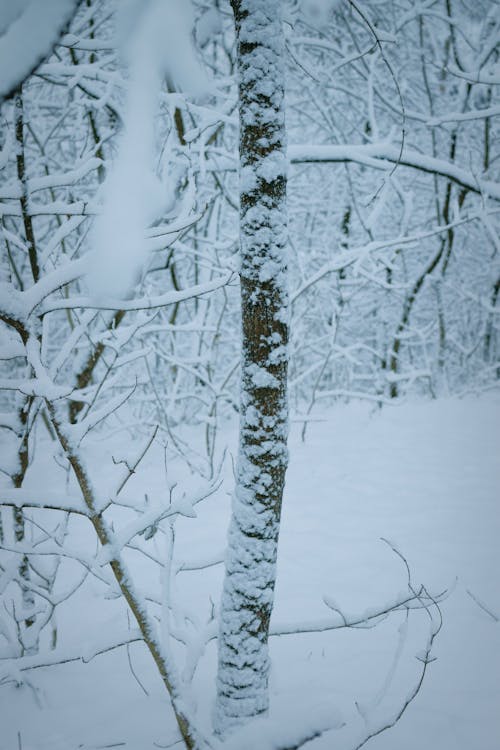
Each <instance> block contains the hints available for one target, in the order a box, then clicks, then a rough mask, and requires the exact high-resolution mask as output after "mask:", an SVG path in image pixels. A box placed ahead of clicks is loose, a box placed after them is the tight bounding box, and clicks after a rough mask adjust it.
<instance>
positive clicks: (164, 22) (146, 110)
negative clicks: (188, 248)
mask: <svg viewBox="0 0 500 750" xmlns="http://www.w3.org/2000/svg"><path fill="white" fill-rule="evenodd" d="M121 14H122V16H121V27H122V33H121V38H122V47H123V54H124V57H125V59H126V60H127V62H128V66H129V72H130V79H129V82H128V87H127V103H126V108H125V114H124V121H125V125H124V132H123V134H122V138H121V141H120V145H119V150H118V155H117V157H116V160H115V163H114V165H113V167H112V169H111V173H110V175H109V176H108V177H107V179H106V181H105V184H104V186H103V191H102V193H103V211H102V214H101V215H100V216H99V217H98V218H97V220H96V222H95V227H94V238H93V254H92V265H91V268H90V271H89V274H88V276H87V284H88V287H89V290H90V292H91V293H92V294H93V295H94V296H96V298H97V299H100V300H103V299H104V298H105V297H106V296H109V295H111V296H113V297H127V296H130V294H131V291H132V289H133V288H134V286H136V285H137V283H138V282H139V281H140V279H141V276H142V271H143V268H144V266H145V264H146V261H147V258H148V253H147V247H146V241H145V236H144V235H145V231H146V229H147V227H148V226H150V225H151V224H152V223H153V222H154V221H156V220H158V219H159V218H160V217H161V215H162V214H163V213H164V212H165V211H166V210H167V209H169V208H171V205H170V204H171V196H170V195H169V190H168V189H167V187H166V186H165V185H163V184H162V183H161V181H160V180H159V178H158V177H157V175H156V173H155V168H154V158H153V157H154V147H155V126H154V124H155V118H156V115H157V109H158V100H159V94H160V90H161V84H162V78H163V76H165V75H169V76H171V77H172V78H173V79H174V80H175V81H176V82H178V83H179V85H180V86H182V87H183V88H184V90H186V89H188V90H190V91H191V92H193V93H200V91H201V90H202V88H203V85H204V84H205V87H206V78H205V76H204V74H203V71H202V69H201V67H200V65H199V63H198V61H197V58H196V56H195V53H194V49H193V45H192V41H191V37H190V33H191V29H192V17H191V13H190V4H189V3H188V2H185V0H182V1H181V0H172V1H171V2H168V3H165V2H163V0H151V1H150V2H149V3H147V4H144V3H137V0H133V1H129V2H127V3H125V4H124V7H123V8H122V11H121ZM132 31H133V33H132Z"/></svg>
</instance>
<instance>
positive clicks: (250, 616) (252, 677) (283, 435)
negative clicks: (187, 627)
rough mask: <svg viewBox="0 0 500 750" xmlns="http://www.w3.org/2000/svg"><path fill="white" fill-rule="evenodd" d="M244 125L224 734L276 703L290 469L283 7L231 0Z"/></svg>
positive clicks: (222, 680)
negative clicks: (272, 670)
mask: <svg viewBox="0 0 500 750" xmlns="http://www.w3.org/2000/svg"><path fill="white" fill-rule="evenodd" d="M232 6H233V10H234V16H235V22H236V36H237V62H238V72H239V118H240V140H239V150H240V253H241V270H240V282H241V314H242V360H241V395H240V438H239V452H238V462H237V477H236V487H235V491H234V494H233V503H232V516H231V521H230V527H229V540H228V551H227V557H226V570H225V580H224V587H223V595H222V605H221V622H220V637H219V664H218V675H217V700H216V713H215V723H216V731H217V732H218V733H219V734H220V735H222V736H224V735H226V734H227V733H228V732H229V731H230V730H231V728H232V727H234V726H236V725H238V724H241V723H243V722H244V721H245V720H247V719H249V718H251V717H254V716H257V715H259V714H261V713H264V712H265V711H266V710H267V708H268V703H269V698H268V675H269V654H268V634H269V621H270V618H271V611H272V606H273V598H274V585H275V577H276V556H277V546H278V534H279V524H280V515H281V502H282V496H283V487H284V481H285V471H286V467H287V460H288V454H287V436H288V402H287V370H288V290H287V268H286V241H287V236H286V227H287V221H286V206H285V198H286V154H285V119H284V40H283V34H282V28H281V21H280V2H279V0H232Z"/></svg>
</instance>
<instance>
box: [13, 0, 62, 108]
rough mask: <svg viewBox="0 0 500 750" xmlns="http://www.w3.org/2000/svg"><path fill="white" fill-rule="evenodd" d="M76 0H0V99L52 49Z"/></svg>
mask: <svg viewBox="0 0 500 750" xmlns="http://www.w3.org/2000/svg"><path fill="white" fill-rule="evenodd" d="M76 6H77V0H43V2H40V0H31V2H29V1H28V0H15V1H14V2H13V0H1V2H0V101H1V100H2V99H3V98H4V97H5V96H7V95H10V94H11V93H12V92H13V91H14V90H15V89H16V88H17V87H18V86H19V85H20V84H21V83H22V82H23V81H24V79H25V78H26V77H27V76H28V75H29V74H30V73H31V72H32V71H33V70H34V68H36V67H37V65H39V63H41V62H42V60H43V59H44V58H45V57H47V56H48V55H49V54H50V52H51V51H52V48H53V46H54V45H55V44H56V42H57V41H58V39H59V35H60V33H61V31H62V29H63V28H64V26H65V25H66V24H67V23H68V21H69V20H70V18H71V16H72V15H73V13H74V11H75V9H76Z"/></svg>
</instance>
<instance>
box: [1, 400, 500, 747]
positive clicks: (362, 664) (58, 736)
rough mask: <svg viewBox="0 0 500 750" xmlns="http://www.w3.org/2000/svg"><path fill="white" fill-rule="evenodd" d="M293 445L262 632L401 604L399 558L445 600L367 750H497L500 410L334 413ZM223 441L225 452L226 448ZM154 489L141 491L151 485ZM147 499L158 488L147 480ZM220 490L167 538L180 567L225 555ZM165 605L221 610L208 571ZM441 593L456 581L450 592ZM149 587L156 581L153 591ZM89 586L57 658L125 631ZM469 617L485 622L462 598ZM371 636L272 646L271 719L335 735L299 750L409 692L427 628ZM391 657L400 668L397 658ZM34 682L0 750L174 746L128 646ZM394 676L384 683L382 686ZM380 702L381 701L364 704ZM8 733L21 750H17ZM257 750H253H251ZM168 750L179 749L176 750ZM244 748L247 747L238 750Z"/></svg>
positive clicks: (492, 404)
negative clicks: (275, 572) (172, 540)
mask: <svg viewBox="0 0 500 750" xmlns="http://www.w3.org/2000/svg"><path fill="white" fill-rule="evenodd" d="M300 427H301V426H300V425H297V424H295V425H294V426H293V430H292V437H291V463H290V469H289V473H288V478H287V491H286V502H285V507H284V514H283V526H282V533H281V542H280V545H281V546H280V562H279V577H278V585H277V591H276V609H275V613H274V623H275V624H276V623H282V622H286V621H289V620H294V621H295V620H299V621H312V620H314V619H317V618H322V617H324V616H325V615H328V609H327V608H326V606H325V604H324V603H323V601H322V598H323V596H325V595H326V596H327V597H331V598H332V599H334V600H335V601H336V602H337V603H338V604H339V605H341V606H342V608H343V609H344V610H345V611H346V612H347V613H356V612H363V610H365V609H366V608H367V607H372V606H375V605H377V604H379V603H380V604H383V603H385V602H388V601H390V600H391V599H392V598H394V597H395V596H397V594H398V592H400V591H404V589H405V585H406V577H405V570H404V567H403V565H402V563H401V561H400V560H399V559H398V558H397V556H396V555H395V554H394V553H393V552H392V551H391V550H390V549H389V547H388V546H387V545H386V544H384V543H383V542H382V541H380V537H385V538H387V539H389V540H391V542H393V543H394V544H396V545H397V547H398V548H399V549H400V550H401V552H402V553H404V555H405V556H406V558H407V560H408V563H409V565H410V567H411V570H412V574H413V578H414V581H415V583H424V584H425V585H426V586H427V587H428V588H429V590H430V591H432V592H439V591H441V590H443V589H445V588H447V587H450V586H451V587H453V586H454V589H453V591H452V593H451V594H450V596H449V597H448V598H447V600H446V601H445V602H443V604H442V612H443V618H444V625H443V629H442V631H441V633H440V635H439V636H438V639H437V641H436V644H435V649H434V656H435V657H437V660H436V661H434V662H433V663H432V664H430V665H429V668H428V674H427V677H426V679H425V682H424V685H423V687H422V690H421V691H420V693H419V694H418V696H417V698H416V699H415V701H414V702H413V703H412V705H411V706H410V707H409V709H408V711H407V712H406V713H405V714H404V716H403V717H402V718H401V720H400V721H399V723H398V724H397V726H396V727H395V728H393V729H391V730H389V731H388V732H385V733H383V734H381V735H380V736H379V737H376V738H374V739H373V740H371V741H370V743H369V744H368V745H367V746H366V747H369V748H371V750H422V748H429V750H471V748H474V749H475V750H498V748H499V747H500V712H499V710H498V709H499V706H500V681H499V679H498V675H499V674H500V545H499V543H498V540H499V538H500V508H499V502H500V498H499V497H498V494H499V493H498V489H499V487H500V481H499V480H500V461H499V460H498V456H499V447H500V440H499V438H500V397H499V396H498V395H491V394H490V395H487V396H483V397H481V398H478V399H476V398H472V397H469V398H467V399H464V400H442V401H440V402H423V403H418V404H405V405H401V406H399V407H396V408H384V409H383V410H382V411H378V410H373V409H372V408H371V407H367V406H365V405H359V404H352V405H350V406H344V407H339V408H336V409H334V410H331V411H330V412H329V413H328V414H327V415H326V416H325V419H324V421H320V422H314V423H311V424H310V425H309V428H308V435H307V440H306V443H305V444H303V443H302V442H301V440H300ZM228 438H230V439H231V440H232V441H233V445H234V435H233V434H232V433H231V434H229V435H228ZM149 478H150V480H151V474H150V475H149ZM157 481H158V485H159V486H160V484H161V481H162V479H161V478H160V477H158V480H157ZM230 484H231V477H230V471H229V469H228V475H227V481H226V484H225V485H224V487H222V488H221V490H220V491H219V493H218V495H217V496H216V497H214V498H212V499H210V500H209V501H207V502H206V504H205V507H203V508H202V509H201V510H200V513H199V515H198V519H196V520H189V521H187V520H186V521H184V520H182V523H181V524H179V529H178V538H179V544H180V545H181V546H182V544H184V545H185V546H186V547H187V551H188V553H191V556H193V555H194V554H196V555H209V554H211V553H212V552H213V551H215V552H217V551H218V550H220V549H222V546H223V542H224V534H225V527H226V524H227V509H228V497H227V493H228V491H229V490H230ZM180 578H181V580H180V581H179V584H180V585H179V597H180V598H181V599H182V598H183V599H184V600H185V601H186V603H187V604H189V605H190V606H192V607H194V609H195V610H197V611H198V613H199V616H200V617H201V618H202V619H204V618H206V617H207V615H208V613H209V610H210V596H212V598H214V599H215V600H216V601H217V598H218V590H219V587H220V582H221V570H220V566H217V567H214V568H210V569H209V570H207V571H204V572H202V573H196V574H194V573H183V574H181V576H180ZM455 579H457V581H456V584H455ZM155 583H156V582H155ZM94 590H95V585H92V584H89V586H88V587H87V588H86V589H85V590H84V591H83V592H82V593H81V594H79V595H78V598H76V599H75V600H73V602H72V604H71V606H69V605H68V606H67V607H66V608H65V609H64V608H61V611H60V613H59V625H60V631H61V633H62V635H61V638H62V639H63V643H62V646H61V647H71V648H73V649H75V648H76V649H78V644H79V643H81V644H82V649H84V647H85V643H86V642H87V641H88V640H89V639H90V640H91V639H92V638H95V637H97V636H98V635H99V634H100V633H104V632H109V631H110V630H111V629H112V628H113V627H114V626H115V624H116V623H119V624H123V622H124V621H125V623H126V619H124V618H125V614H124V611H123V608H122V606H121V604H120V602H117V601H114V602H109V601H107V602H104V603H101V602H100V600H99V599H97V598H96V597H95V595H94V596H93V595H92V592H93V591H94ZM468 591H469V592H471V593H472V594H473V596H475V597H476V599H477V600H478V601H480V602H482V603H483V604H484V605H485V606H486V608H487V609H489V611H490V613H489V614H488V612H486V611H485V610H484V609H482V608H481V607H480V606H479V605H478V604H477V603H476V602H475V601H474V600H473V599H472V598H471V596H470V594H469V593H468ZM403 622H404V615H403V614H402V613H398V614H395V615H393V616H392V617H390V618H388V619H387V620H385V621H384V622H383V623H381V624H380V625H378V627H376V628H374V629H370V630H363V631H359V630H356V631H344V630H343V631H334V632H330V633H320V634H313V635H300V636H281V637H275V638H273V639H272V645H271V651H272V657H273V673H272V693H273V714H274V716H275V717H276V720H277V721H278V722H279V721H281V722H282V723H283V725H285V724H289V723H290V722H291V721H292V719H293V720H294V721H296V722H297V723H300V722H302V720H303V721H304V724H305V725H306V726H308V725H313V724H314V722H315V721H316V719H317V718H318V717H319V719H320V721H322V722H325V723H331V724H332V725H333V724H335V722H336V721H337V722H344V723H345V726H344V727H343V728H341V729H337V730H333V731H331V732H329V733H326V734H324V735H323V736H322V737H320V738H319V739H316V740H315V741H314V742H312V743H311V744H310V745H308V746H307V747H308V748H309V747H310V748H311V750H313V748H314V750H333V749H334V748H335V750H351V749H352V748H354V747H356V744H357V741H358V740H359V738H360V737H361V736H362V735H363V733H364V732H365V728H364V722H363V719H362V718H361V715H360V713H359V712H358V711H357V709H356V706H355V702H358V704H359V705H360V706H362V707H363V709H364V710H366V711H368V712H369V713H370V715H371V717H372V718H371V725H373V726H375V727H376V726H378V724H379V723H383V722H384V719H385V718H390V717H391V716H392V715H393V714H394V713H395V712H396V711H397V709H398V707H399V706H400V705H401V701H402V700H404V698H405V696H406V695H407V694H408V693H409V692H410V690H411V689H412V687H413V685H414V684H415V682H416V680H417V679H418V675H419V669H420V667H421V662H419V661H418V660H417V659H416V658H415V655H416V654H417V653H418V652H420V651H421V650H422V648H424V646H425V643H426V637H427V631H428V618H427V616H426V614H425V612H424V613H419V612H417V613H413V614H412V616H411V618H410V622H409V626H408V632H407V636H406V639H405V640H403V639H402V638H401V632H402V631H401V625H402V623H403ZM398 650H399V651H400V654H399V658H398V659H397V665H396V669H395V670H393V669H392V665H393V664H394V663H395V655H396V654H397V652H398ZM130 660H131V663H132V665H133V668H134V671H135V673H136V674H137V676H138V677H139V679H140V681H141V682H142V684H143V686H144V688H145V690H147V692H148V695H146V694H145V693H144V692H143V689H142V688H141V687H140V686H139V684H138V682H137V681H136V680H135V679H134V677H133V676H132V674H131V671H130V666H129V661H128V659H127V653H126V651H125V650H124V649H122V650H119V651H114V652H112V653H109V654H106V655H103V656H100V657H96V658H95V659H93V660H92V661H90V662H89V663H88V664H82V663H81V662H73V663H71V664H66V665H61V666H58V667H54V668H50V669H49V668H43V669H38V670H36V671H32V672H31V673H30V679H31V681H32V684H33V686H35V687H36V688H38V691H37V699H36V700H35V698H34V696H35V692H34V690H33V689H31V688H29V687H22V688H19V689H15V688H13V687H12V686H8V687H4V688H2V689H1V692H0V727H1V731H0V749H1V750H18V748H20V747H22V750H77V748H80V749H81V750H90V749H95V748H105V747H106V748H109V747H123V748H129V749H130V750H149V749H151V750H153V748H155V747H165V746H167V745H168V744H169V743H171V742H173V741H175V740H176V739H177V736H176V734H175V728H174V723H173V719H172V715H171V712H170V710H169V708H168V702H167V699H166V696H165V694H164V692H163V689H162V686H161V684H160V682H159V679H158V677H157V675H156V674H155V670H154V667H153V665H152V662H151V658H150V656H149V655H148V654H147V653H146V651H145V649H144V648H143V647H142V645H140V644H134V645H132V646H131V647H130ZM214 669H215V646H214V642H212V643H211V644H210V645H209V646H208V648H207V651H206V654H205V656H204V657H203V659H202V663H201V665H200V670H199V673H198V676H197V678H196V693H197V701H198V705H199V709H200V714H201V716H202V717H205V718H204V720H206V717H207V716H209V714H210V710H211V703H212V700H213V674H214ZM392 672H394V674H393V676H392V678H391V674H392ZM378 698H380V701H378V705H375V704H377V699H378ZM18 733H20V734H19V737H20V741H21V744H18ZM254 746H255V747H257V746H262V745H261V743H256V744H255V745H250V746H249V747H254ZM177 747H180V745H177ZM242 747H243V744H242Z"/></svg>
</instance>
